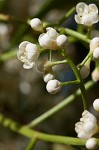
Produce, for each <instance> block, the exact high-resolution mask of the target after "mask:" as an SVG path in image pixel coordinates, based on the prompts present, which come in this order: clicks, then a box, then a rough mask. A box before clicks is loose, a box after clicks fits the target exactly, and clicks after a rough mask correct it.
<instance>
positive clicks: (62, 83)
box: [61, 80, 79, 86]
mask: <svg viewBox="0 0 99 150" xmlns="http://www.w3.org/2000/svg"><path fill="white" fill-rule="evenodd" d="M70 84H79V80H75V81H68V82H61V85H62V86H65V85H70Z"/></svg>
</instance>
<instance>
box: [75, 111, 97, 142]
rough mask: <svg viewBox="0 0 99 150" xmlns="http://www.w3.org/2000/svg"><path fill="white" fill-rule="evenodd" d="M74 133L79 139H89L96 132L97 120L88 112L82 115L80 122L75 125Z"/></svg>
mask: <svg viewBox="0 0 99 150" xmlns="http://www.w3.org/2000/svg"><path fill="white" fill-rule="evenodd" d="M75 131H76V132H77V134H78V137H79V138H81V139H85V140H87V139H89V138H91V137H92V136H93V135H94V134H95V133H97V131H98V125H97V119H96V118H95V116H94V115H93V114H91V113H90V112H89V111H87V110H85V111H84V112H83V113H82V118H81V119H80V122H77V123H76V124H75Z"/></svg>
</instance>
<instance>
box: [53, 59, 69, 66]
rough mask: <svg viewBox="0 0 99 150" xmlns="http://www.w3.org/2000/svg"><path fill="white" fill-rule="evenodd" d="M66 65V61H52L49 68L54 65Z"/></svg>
mask: <svg viewBox="0 0 99 150" xmlns="http://www.w3.org/2000/svg"><path fill="white" fill-rule="evenodd" d="M66 63H67V61H66V60H61V61H54V62H51V66H55V65H59V64H66Z"/></svg>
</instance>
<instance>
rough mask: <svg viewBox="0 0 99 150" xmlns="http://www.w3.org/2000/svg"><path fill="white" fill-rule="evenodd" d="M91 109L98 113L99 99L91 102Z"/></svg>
mask: <svg viewBox="0 0 99 150" xmlns="http://www.w3.org/2000/svg"><path fill="white" fill-rule="evenodd" d="M93 108H94V109H95V110H96V111H98V112H99V98H97V99H95V100H94V102H93Z"/></svg>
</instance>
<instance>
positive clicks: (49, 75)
mask: <svg viewBox="0 0 99 150" xmlns="http://www.w3.org/2000/svg"><path fill="white" fill-rule="evenodd" d="M54 78H55V76H54V75H53V73H52V72H49V73H46V74H44V75H43V79H44V81H45V82H46V83H47V82H48V81H50V80H53V79H54Z"/></svg>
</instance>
